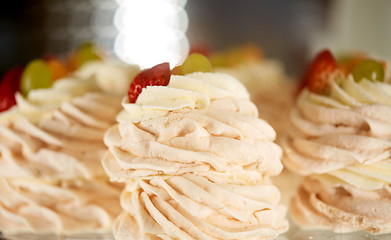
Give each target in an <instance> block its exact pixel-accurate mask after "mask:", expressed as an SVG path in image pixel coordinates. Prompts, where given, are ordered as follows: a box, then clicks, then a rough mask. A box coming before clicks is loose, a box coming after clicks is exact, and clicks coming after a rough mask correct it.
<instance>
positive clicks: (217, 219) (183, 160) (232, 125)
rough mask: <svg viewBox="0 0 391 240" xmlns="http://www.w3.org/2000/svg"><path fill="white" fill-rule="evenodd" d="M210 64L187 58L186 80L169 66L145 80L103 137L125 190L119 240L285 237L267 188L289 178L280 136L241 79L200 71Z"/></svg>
mask: <svg viewBox="0 0 391 240" xmlns="http://www.w3.org/2000/svg"><path fill="white" fill-rule="evenodd" d="M189 59H191V60H189ZM193 61H194V62H195V63H194V62H193ZM208 64H209V63H208V60H207V59H206V58H205V57H200V56H197V57H193V56H192V55H190V56H189V58H188V59H187V60H186V61H185V62H184V64H183V65H182V66H181V67H182V68H181V69H179V72H180V73H181V74H184V75H171V72H170V68H169V65H168V63H164V64H160V65H157V66H155V67H153V68H151V69H147V70H144V71H142V72H141V73H140V74H139V75H138V76H136V78H135V79H134V80H133V82H132V84H131V86H130V90H129V99H128V98H125V99H124V100H123V103H122V105H123V110H122V112H121V113H120V114H118V116H117V121H118V123H117V124H115V125H114V126H112V127H111V128H110V129H109V130H108V131H107V132H106V135H105V137H104V141H105V144H106V145H107V147H108V149H109V150H108V152H107V154H106V155H105V157H104V158H103V159H102V163H103V166H104V168H105V170H106V172H107V174H108V176H109V177H110V179H111V180H112V181H118V182H123V183H126V187H125V189H124V191H123V192H122V194H121V206H122V208H123V211H122V213H121V214H120V215H119V217H118V218H117V219H116V221H115V224H114V227H113V231H114V237H115V238H116V239H117V240H119V239H135V240H138V239H272V238H275V237H277V236H278V235H279V234H281V233H283V232H285V231H287V229H288V222H287V220H286V219H285V213H286V208H285V207H284V206H282V205H280V204H279V199H280V192H279V190H278V189H277V188H276V187H275V186H274V185H273V183H272V182H271V180H270V176H275V175H278V174H279V173H280V172H281V170H282V164H281V162H280V158H281V155H282V150H281V149H280V147H279V146H278V145H276V144H275V143H273V140H274V139H275V137H276V134H275V132H274V130H273V128H272V127H271V126H270V125H269V124H268V123H266V122H265V121H264V120H262V119H259V118H257V114H258V112H257V108H256V107H255V105H254V104H253V103H252V102H251V101H250V100H249V94H248V92H247V90H246V89H245V87H244V86H243V85H242V84H241V83H240V82H239V81H238V80H236V79H235V78H233V77H231V76H229V75H227V74H223V73H211V72H199V69H209V68H210V65H208ZM189 65H190V66H191V67H190V66H189ZM174 69H175V71H176V70H178V69H177V68H174ZM173 71H174V70H173ZM138 94H139V95H138Z"/></svg>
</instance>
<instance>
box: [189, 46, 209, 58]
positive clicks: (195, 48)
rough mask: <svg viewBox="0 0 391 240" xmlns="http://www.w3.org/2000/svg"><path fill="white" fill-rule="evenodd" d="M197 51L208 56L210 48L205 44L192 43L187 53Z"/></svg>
mask: <svg viewBox="0 0 391 240" xmlns="http://www.w3.org/2000/svg"><path fill="white" fill-rule="evenodd" d="M193 53H199V54H202V55H204V56H205V57H209V55H210V49H209V48H208V47H207V46H206V45H193V46H191V47H190V50H189V54H188V55H191V54H193Z"/></svg>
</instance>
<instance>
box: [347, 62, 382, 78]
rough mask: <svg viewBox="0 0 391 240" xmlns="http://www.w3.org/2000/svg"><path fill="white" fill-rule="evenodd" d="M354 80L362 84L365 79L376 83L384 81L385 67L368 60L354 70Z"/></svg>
mask: <svg viewBox="0 0 391 240" xmlns="http://www.w3.org/2000/svg"><path fill="white" fill-rule="evenodd" d="M352 74H353V78H354V80H355V81H356V82H360V81H361V80H362V79H363V78H366V79H368V80H371V81H373V82H375V81H380V82H383V81H384V68H383V65H382V64H381V63H380V62H378V61H376V60H372V59H367V60H364V61H362V62H360V63H359V64H357V66H356V67H355V68H354V69H353V72H352Z"/></svg>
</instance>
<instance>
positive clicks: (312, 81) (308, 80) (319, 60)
mask: <svg viewBox="0 0 391 240" xmlns="http://www.w3.org/2000/svg"><path fill="white" fill-rule="evenodd" d="M338 73H340V70H339V68H338V64H337V62H336V60H335V58H334V56H333V54H332V53H331V52H330V51H329V50H327V49H326V50H323V51H321V52H320V53H318V55H316V57H315V59H314V60H313V61H312V63H311V65H310V67H309V69H308V70H307V72H306V74H305V75H304V78H303V80H302V84H301V88H303V87H305V86H306V87H308V89H309V90H310V91H311V92H314V93H325V92H327V90H328V88H329V84H330V80H331V78H332V77H333V76H334V75H337V74H338Z"/></svg>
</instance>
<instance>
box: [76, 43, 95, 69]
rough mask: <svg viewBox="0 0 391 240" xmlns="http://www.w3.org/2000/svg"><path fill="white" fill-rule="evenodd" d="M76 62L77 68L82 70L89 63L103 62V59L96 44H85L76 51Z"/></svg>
mask: <svg viewBox="0 0 391 240" xmlns="http://www.w3.org/2000/svg"><path fill="white" fill-rule="evenodd" d="M76 60H77V61H76V64H77V67H78V68H80V67H81V66H83V65H84V64H86V63H87V62H90V61H95V60H101V57H100V56H99V55H98V49H97V47H96V46H95V44H93V43H84V44H82V45H80V46H79V47H78V48H77V50H76Z"/></svg>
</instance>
